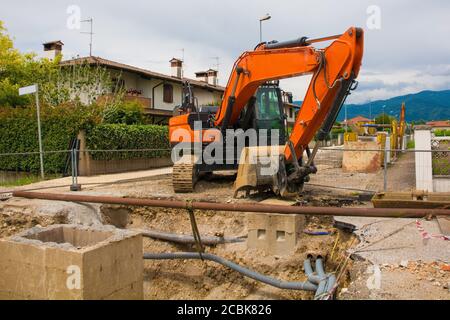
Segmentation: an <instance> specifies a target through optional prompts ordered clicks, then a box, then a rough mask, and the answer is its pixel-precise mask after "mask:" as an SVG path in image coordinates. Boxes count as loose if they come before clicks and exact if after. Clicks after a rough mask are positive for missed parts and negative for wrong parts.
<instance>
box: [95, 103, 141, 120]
mask: <svg viewBox="0 0 450 320" xmlns="http://www.w3.org/2000/svg"><path fill="white" fill-rule="evenodd" d="M103 122H104V123H110V124H115V123H123V124H143V123H144V115H143V112H142V106H141V104H140V103H139V102H137V101H127V102H123V103H121V104H119V105H113V106H111V107H109V108H106V109H105V111H104V114H103Z"/></svg>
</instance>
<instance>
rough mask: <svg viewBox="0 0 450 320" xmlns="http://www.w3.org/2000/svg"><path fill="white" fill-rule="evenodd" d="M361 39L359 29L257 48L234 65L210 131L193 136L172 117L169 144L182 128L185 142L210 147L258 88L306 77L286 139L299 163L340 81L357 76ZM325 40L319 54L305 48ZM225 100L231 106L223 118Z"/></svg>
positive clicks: (181, 119) (185, 120)
mask: <svg viewBox="0 0 450 320" xmlns="http://www.w3.org/2000/svg"><path fill="white" fill-rule="evenodd" d="M363 39H364V37H363V30H362V29H359V28H355V27H352V28H349V29H348V30H347V31H346V32H345V33H343V34H342V35H338V36H332V37H328V38H322V39H315V40H306V45H305V44H304V45H302V46H294V47H288V48H277V49H270V44H269V45H267V44H262V45H260V46H258V47H257V48H256V49H255V50H254V51H248V52H244V53H243V54H242V55H241V56H240V57H239V58H238V59H237V60H236V62H235V64H234V67H233V71H232V73H231V75H230V78H229V80H228V83H227V86H226V89H225V92H224V96H223V99H222V103H221V106H220V107H219V109H218V111H217V113H216V115H215V118H214V128H204V129H203V130H201V131H200V132H195V130H193V128H192V127H191V125H190V123H189V114H182V115H179V116H174V117H172V118H171V119H170V122H169V125H170V142H171V143H172V144H176V143H178V142H180V141H181V140H180V134H177V132H179V131H177V130H176V129H179V128H182V129H185V130H182V131H183V132H187V133H188V135H189V139H191V140H190V141H191V142H200V141H202V142H203V143H206V144H207V143H210V142H212V141H214V140H215V139H218V138H219V137H220V130H219V129H220V128H221V127H222V129H223V126H224V125H225V126H226V127H230V126H232V125H233V124H235V123H236V122H237V121H238V119H239V115H240V114H241V111H242V110H243V109H244V107H245V106H246V104H247V103H248V101H249V99H250V98H251V97H252V96H253V95H254V94H255V92H256V90H257V89H258V87H259V86H261V85H262V84H264V83H265V82H267V81H271V80H280V79H285V78H291V77H297V76H302V75H307V74H312V75H313V76H312V80H311V83H310V85H309V88H308V90H307V92H306V95H305V98H304V99H303V103H302V105H301V108H300V111H299V112H298V115H297V118H296V121H295V125H294V127H293V130H292V133H291V135H290V137H289V140H290V142H292V145H293V147H294V150H295V153H296V157H297V158H300V157H301V156H302V154H303V151H304V150H305V148H306V147H307V145H308V143H309V142H310V141H311V140H312V139H313V137H314V135H315V133H316V132H317V130H318V129H319V128H320V127H321V125H322V123H323V121H324V120H325V118H326V117H327V115H328V114H329V112H330V109H331V108H332V106H333V103H334V101H335V99H336V97H337V94H338V92H339V90H340V86H341V85H342V82H343V81H344V80H349V79H350V80H351V79H354V78H356V77H357V76H358V73H359V70H360V66H361V60H362V56H363ZM330 40H332V42H331V43H330V45H329V46H327V47H326V48H324V49H316V48H314V47H312V46H311V45H312V44H313V43H316V42H320V41H330ZM237 70H240V72H238V71H237ZM230 97H232V98H233V99H234V103H233V105H232V108H231V110H228V115H227V109H228V108H229V107H230V105H229V98H230ZM227 117H228V119H227ZM183 138H184V139H186V138H187V137H183ZM184 141H185V142H186V140H184ZM291 156H292V155H291V151H290V148H289V147H286V149H285V158H286V159H287V160H290V159H291Z"/></svg>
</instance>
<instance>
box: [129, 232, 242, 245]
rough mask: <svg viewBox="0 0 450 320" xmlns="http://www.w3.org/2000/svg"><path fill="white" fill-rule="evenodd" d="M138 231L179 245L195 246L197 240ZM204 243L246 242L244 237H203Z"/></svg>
mask: <svg viewBox="0 0 450 320" xmlns="http://www.w3.org/2000/svg"><path fill="white" fill-rule="evenodd" d="M135 230H136V231H138V232H140V233H141V234H142V236H144V237H148V238H153V239H158V240H164V241H170V242H177V243H184V244H195V243H196V242H195V239H194V237H193V236H191V235H186V234H176V233H169V232H163V231H157V230H147V229H145V230H144V229H135ZM201 239H202V243H203V244H205V245H212V246H213V245H217V244H224V243H236V242H244V241H245V238H244V237H215V236H201Z"/></svg>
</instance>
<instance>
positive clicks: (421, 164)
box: [414, 129, 434, 192]
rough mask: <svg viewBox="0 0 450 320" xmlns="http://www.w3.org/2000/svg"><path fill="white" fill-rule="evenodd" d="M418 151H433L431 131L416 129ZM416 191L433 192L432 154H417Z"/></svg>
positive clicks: (415, 136) (415, 138)
mask: <svg viewBox="0 0 450 320" xmlns="http://www.w3.org/2000/svg"><path fill="white" fill-rule="evenodd" d="M414 140H415V148H416V150H431V131H430V130H427V129H425V130H420V129H416V130H415V132H414ZM415 156H416V159H415V160H416V161H415V162H416V189H417V190H424V191H429V192H433V189H434V188H433V168H432V161H431V157H432V154H431V152H416V153H415Z"/></svg>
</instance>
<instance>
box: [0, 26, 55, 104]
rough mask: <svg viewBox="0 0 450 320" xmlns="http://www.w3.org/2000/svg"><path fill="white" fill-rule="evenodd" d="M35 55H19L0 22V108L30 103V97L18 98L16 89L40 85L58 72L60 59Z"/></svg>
mask: <svg viewBox="0 0 450 320" xmlns="http://www.w3.org/2000/svg"><path fill="white" fill-rule="evenodd" d="M36 56H37V55H36V54H35V53H25V54H24V53H21V52H19V50H17V49H16V48H14V45H13V41H12V39H11V38H10V37H9V35H8V34H7V30H6V28H5V27H4V25H3V22H2V21H0V106H2V107H17V106H23V105H27V104H29V103H30V102H31V99H32V97H30V96H23V97H21V96H19V93H18V89H19V88H20V87H23V86H27V85H30V84H33V83H38V84H40V85H42V84H44V83H46V82H47V80H48V78H49V77H51V76H52V74H54V73H55V72H57V70H58V65H59V62H60V57H58V58H57V59H55V60H53V61H51V60H49V59H38V58H37V57H36Z"/></svg>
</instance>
